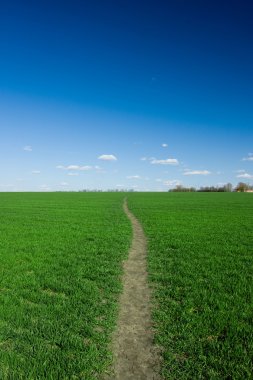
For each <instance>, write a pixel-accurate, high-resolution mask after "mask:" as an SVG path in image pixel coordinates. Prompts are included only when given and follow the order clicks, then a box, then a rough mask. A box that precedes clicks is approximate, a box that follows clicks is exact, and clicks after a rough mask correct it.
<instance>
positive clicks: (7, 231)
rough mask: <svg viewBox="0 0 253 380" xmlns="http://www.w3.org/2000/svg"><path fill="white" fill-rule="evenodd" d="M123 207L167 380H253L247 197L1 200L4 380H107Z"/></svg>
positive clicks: (126, 238)
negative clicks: (144, 243)
mask: <svg viewBox="0 0 253 380" xmlns="http://www.w3.org/2000/svg"><path fill="white" fill-rule="evenodd" d="M126 196H127V198H128V205H129V208H130V210H131V211H132V212H133V213H134V214H135V216H136V217H137V218H138V219H139V220H140V222H141V223H142V225H143V228H144V232H145V234H146V236H147V239H148V270H149V282H150V285H151V287H152V289H153V299H152V302H153V320H154V325H155V329H156V337H155V339H156V343H158V344H159V345H160V346H161V347H162V355H163V365H162V376H163V378H164V379H174V380H179V379H180V380H181V379H182V380H184V379H189V380H190V379H233V380H237V379H238V380H239V379H243V380H246V379H252V373H253V365H252V358H253V327H252V326H253V313H252V310H253V298H252V293H253V283H252V278H253V277H252V275H253V196H252V194H237V193H211V194H210V193H192V194H189V193H188V194H187V193H131V194H130V193H128V194H123V193H44V194H42V193H41V194H40V193H19V194H18V193H1V194H0V233H1V239H0V272H1V273H0V379H1V380H16V379H17V380H19V379H21V380H23V379H24V380H32V379H47V380H51V379H52V380H55V379H85V380H91V379H98V378H101V374H103V373H104V372H106V370H107V369H108V367H109V366H110V363H111V361H112V353H111V351H110V341H111V334H112V332H113V330H114V328H115V323H116V319H117V312H118V306H117V305H118V297H119V294H120V291H121V289H122V284H121V274H122V261H123V260H124V259H126V257H127V252H128V249H129V247H130V241H131V236H132V232H131V226H130V222H129V221H128V219H127V217H126V216H125V214H124V212H123V209H122V203H123V199H124V197H126Z"/></svg>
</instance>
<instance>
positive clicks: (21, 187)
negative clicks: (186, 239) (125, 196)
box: [0, 0, 253, 191]
mask: <svg viewBox="0 0 253 380" xmlns="http://www.w3.org/2000/svg"><path fill="white" fill-rule="evenodd" d="M252 16H253V2H252V1H244V0H242V1H241V0H240V1H239V0H238V1H234V0H227V1H225V0H219V1H216V0H206V1H201V0H199V1H197V0H172V1H160V0H156V1H149V0H146V1H145V2H144V1H140V0H135V1H133V0H128V1H126V0H125V1H123V0H114V1H102V0H100V1H99V0H94V1H89V2H88V1H81V0H80V1H77V0H74V1H70V0H68V1H64V0H63V1H48V0H45V1H41V2H37V1H31V0H30V1H28V0H27V1H24V0H19V1H18V0H16V1H13V0H9V1H8V2H7V1H6V2H1V5H0V58H1V59H0V129H1V139H0V191H48V190H78V189H83V188H87V189H93V188H99V189H107V188H119V189H120V188H121V187H124V188H135V189H137V190H157V191H160V190H165V191H166V190H167V189H169V188H171V187H174V186H175V184H177V183H181V184H183V185H185V186H192V185H193V186H196V187H199V186H203V185H217V184H221V183H225V182H232V183H233V184H234V185H235V184H236V183H237V182H239V181H244V182H247V183H250V184H252V183H253V154H252V153H253V112H252V110H253V93H252V89H253V66H252V62H253V44H252V40H253V24H252ZM162 144H165V145H166V146H162Z"/></svg>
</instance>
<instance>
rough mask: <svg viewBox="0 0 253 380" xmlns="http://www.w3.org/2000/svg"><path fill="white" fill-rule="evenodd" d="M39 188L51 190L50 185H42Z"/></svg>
mask: <svg viewBox="0 0 253 380" xmlns="http://www.w3.org/2000/svg"><path fill="white" fill-rule="evenodd" d="M39 188H40V190H41V191H50V190H51V187H49V186H48V185H40V186H39Z"/></svg>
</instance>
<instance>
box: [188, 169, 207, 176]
mask: <svg viewBox="0 0 253 380" xmlns="http://www.w3.org/2000/svg"><path fill="white" fill-rule="evenodd" d="M209 174H211V172H209V171H208V170H189V171H185V172H184V173H183V175H209Z"/></svg>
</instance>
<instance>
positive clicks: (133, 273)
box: [113, 200, 160, 380]
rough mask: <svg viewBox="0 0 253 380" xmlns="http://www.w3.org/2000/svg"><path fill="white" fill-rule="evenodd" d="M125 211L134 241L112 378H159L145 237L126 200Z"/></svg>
mask: <svg viewBox="0 0 253 380" xmlns="http://www.w3.org/2000/svg"><path fill="white" fill-rule="evenodd" d="M124 211H125V213H126V215H127V216H128V218H129V219H130V221H131V223H132V227H133V241H132V246H131V249H130V252H129V257H128V259H127V261H125V263H124V275H123V293H122V295H121V298H120V310H119V318H118V324H117V330H116V333H115V335H114V343H113V349H114V359H115V360H114V361H115V364H114V379H115V380H130V379H131V380H142V379H143V380H158V379H160V376H159V375H158V373H159V353H158V350H157V349H156V348H155V347H154V346H153V332H152V323H151V316H150V291H149V288H148V285H147V270H146V238H145V235H144V233H143V230H142V227H141V225H140V223H139V222H138V220H137V219H136V218H135V217H134V216H133V214H132V213H131V212H130V211H129V210H128V207H127V202H126V200H125V201H124Z"/></svg>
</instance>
